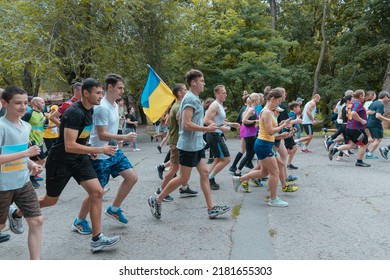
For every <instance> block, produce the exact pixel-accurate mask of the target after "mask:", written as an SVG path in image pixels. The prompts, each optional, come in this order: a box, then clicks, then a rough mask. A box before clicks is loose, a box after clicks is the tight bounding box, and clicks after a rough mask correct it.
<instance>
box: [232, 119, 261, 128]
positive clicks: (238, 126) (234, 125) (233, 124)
mask: <svg viewBox="0 0 390 280" xmlns="http://www.w3.org/2000/svg"><path fill="white" fill-rule="evenodd" d="M256 122H257V120H256ZM255 124H256V123H255ZM230 126H231V127H234V128H235V129H240V124H239V123H233V122H232V123H230Z"/></svg>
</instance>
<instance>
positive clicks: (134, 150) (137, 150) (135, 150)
mask: <svg viewBox="0 0 390 280" xmlns="http://www.w3.org/2000/svg"><path fill="white" fill-rule="evenodd" d="M139 151H141V149H138V148H135V149H133V152H139Z"/></svg>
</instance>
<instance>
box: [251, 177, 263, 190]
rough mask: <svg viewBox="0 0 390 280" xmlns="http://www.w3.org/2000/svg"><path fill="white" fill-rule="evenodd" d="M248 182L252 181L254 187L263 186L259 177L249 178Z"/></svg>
mask: <svg viewBox="0 0 390 280" xmlns="http://www.w3.org/2000/svg"><path fill="white" fill-rule="evenodd" d="M249 182H250V183H252V184H253V185H254V186H256V187H259V188H260V187H264V186H263V183H261V180H259V179H255V178H253V179H249Z"/></svg>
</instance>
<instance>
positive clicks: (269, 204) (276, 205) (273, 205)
mask: <svg viewBox="0 0 390 280" xmlns="http://www.w3.org/2000/svg"><path fill="white" fill-rule="evenodd" d="M267 204H268V206H271V207H287V206H288V204H287V205H281V204H272V203H267Z"/></svg>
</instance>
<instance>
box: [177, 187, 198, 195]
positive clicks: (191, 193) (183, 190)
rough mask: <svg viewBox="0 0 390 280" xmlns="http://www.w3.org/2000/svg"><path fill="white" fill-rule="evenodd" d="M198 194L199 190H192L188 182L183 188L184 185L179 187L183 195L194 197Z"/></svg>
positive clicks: (180, 193)
mask: <svg viewBox="0 0 390 280" xmlns="http://www.w3.org/2000/svg"><path fill="white" fill-rule="evenodd" d="M197 194H198V192H197V191H194V190H191V188H190V186H189V185H188V184H187V186H186V188H185V189H183V188H182V187H180V188H179V195H180V196H181V197H193V196H196V195H197Z"/></svg>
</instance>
